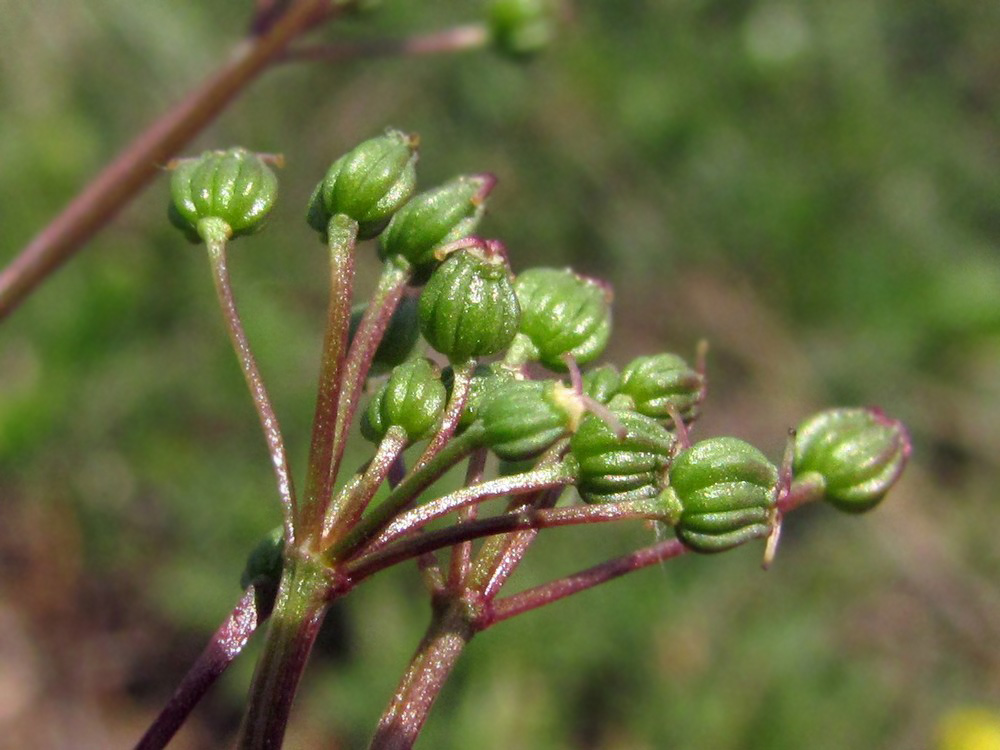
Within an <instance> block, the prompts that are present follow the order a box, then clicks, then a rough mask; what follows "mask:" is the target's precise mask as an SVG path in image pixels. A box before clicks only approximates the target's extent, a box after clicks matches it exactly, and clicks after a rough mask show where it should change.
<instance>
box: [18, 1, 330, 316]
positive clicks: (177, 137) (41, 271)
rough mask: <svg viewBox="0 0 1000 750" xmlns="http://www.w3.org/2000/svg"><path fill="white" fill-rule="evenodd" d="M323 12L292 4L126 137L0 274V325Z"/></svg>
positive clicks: (320, 7) (316, 6)
mask: <svg viewBox="0 0 1000 750" xmlns="http://www.w3.org/2000/svg"><path fill="white" fill-rule="evenodd" d="M336 12H341V10H340V9H337V11H336ZM331 15H333V12H332V11H331V8H330V7H329V0H298V1H297V2H295V3H293V4H292V5H291V6H290V7H289V8H288V9H287V10H286V11H285V12H284V13H283V14H282V15H281V17H280V18H278V19H277V21H275V22H274V23H273V24H272V25H271V26H269V27H268V29H267V31H266V32H265V33H263V34H261V35H260V36H257V37H255V38H253V39H250V40H247V41H245V42H243V43H242V44H241V45H239V46H238V47H237V48H236V50H235V54H231V55H229V56H227V59H228V62H226V63H225V64H224V65H223V66H222V67H221V68H220V69H219V70H218V71H216V72H215V73H213V74H212V75H211V76H210V77H209V78H208V79H207V80H206V81H205V82H204V83H203V84H202V85H201V86H200V87H199V88H197V89H195V90H194V91H193V92H191V94H189V95H188V96H187V97H186V98H185V99H183V100H182V101H181V102H179V103H178V104H177V105H175V106H174V107H173V108H171V109H170V110H169V111H168V112H166V113H165V114H164V115H163V116H161V117H160V118H159V119H157V120H156V121H155V122H153V124H152V125H151V126H150V127H149V128H148V129H147V130H146V131H144V132H143V133H142V134H141V135H139V136H138V137H137V138H136V139H135V140H133V141H132V143H130V144H129V145H128V146H127V147H126V148H125V149H124V150H123V151H122V152H120V153H119V154H118V156H117V157H115V160H114V161H112V162H111V163H110V164H109V165H108V166H107V167H105V168H104V169H103V170H102V171H101V173H100V174H98V175H97V176H96V177H95V178H94V179H93V180H91V181H90V182H89V183H88V184H87V186H86V187H85V188H84V189H83V191H82V192H80V193H79V194H78V195H77V196H76V197H75V198H74V199H73V200H72V201H71V202H70V204H69V205H68V206H66V208H64V209H63V210H62V212H61V213H60V214H59V215H58V216H56V217H55V218H54V219H53V220H52V221H51V222H49V224H48V225H47V226H46V227H45V228H44V229H43V230H42V231H41V232H40V233H39V234H37V235H36V236H35V237H34V238H33V239H32V240H31V242H29V243H28V245H27V246H26V247H25V248H24V249H23V250H22V251H21V253H20V255H18V256H17V257H16V258H14V260H13V261H11V263H10V265H9V266H7V268H5V269H4V270H3V271H2V272H0V320H2V319H3V318H4V317H6V316H7V315H8V314H9V313H10V312H12V311H13V310H14V309H15V308H16V307H17V306H18V305H19V304H20V303H21V302H23V301H24V299H25V298H26V297H27V296H28V295H29V294H30V293H31V292H32V291H33V290H34V289H35V288H36V287H37V286H38V285H39V284H40V283H41V282H42V281H43V280H45V278H46V277H47V276H49V275H50V274H51V273H52V272H53V271H55V270H56V269H58V268H59V267H60V266H61V265H62V264H63V263H65V262H66V261H67V260H69V258H70V257H72V255H73V254H74V253H75V252H76V251H77V250H78V249H80V247H81V246H83V244H84V243H85V242H87V240H89V239H90V238H91V237H93V236H94V234H96V233H97V232H98V231H99V230H100V229H101V228H102V227H104V225H105V224H107V223H108V222H109V221H111V220H112V219H114V218H115V216H116V215H117V214H118V212H119V211H121V210H122V209H123V208H124V207H125V206H126V205H128V204H129V203H130V202H131V201H132V200H133V199H134V198H135V197H136V196H137V195H139V193H140V192H141V191H142V189H143V188H144V187H145V186H146V185H147V184H148V183H149V182H150V181H151V180H152V179H153V178H154V177H156V176H157V175H158V174H160V170H161V167H162V166H163V165H164V164H166V163H167V161H169V160H170V158H171V157H173V156H175V155H176V154H177V152H178V151H180V150H181V149H182V148H184V146H185V145H187V143H188V142H189V141H191V139H193V138H194V137H195V136H196V135H197V134H198V133H200V132H201V131H202V130H203V129H204V128H205V127H206V126H207V125H208V124H209V123H210V122H212V120H214V119H215V118H216V117H217V116H218V115H219V114H220V113H221V112H222V111H223V110H224V109H225V108H226V107H227V106H228V105H229V103H230V102H231V101H232V100H233V99H235V98H236V96H237V94H239V93H240V92H241V91H242V90H243V89H244V88H246V87H247V86H248V85H249V84H250V83H251V82H252V81H253V80H254V79H256V78H257V76H258V75H260V73H262V72H263V71H264V70H266V69H267V67H268V66H269V65H270V64H271V63H273V62H274V61H275V60H276V59H277V58H278V57H280V56H281V55H282V54H283V53H284V51H285V49H286V48H287V46H288V44H289V43H290V42H291V41H292V40H293V39H294V38H295V37H296V36H298V35H299V34H301V33H303V32H304V31H306V30H308V29H309V28H311V27H312V26H313V25H314V24H315V23H316V22H317V19H320V18H322V19H323V20H326V18H328V17H330V16H331Z"/></svg>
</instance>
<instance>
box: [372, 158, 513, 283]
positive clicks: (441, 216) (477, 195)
mask: <svg viewBox="0 0 1000 750" xmlns="http://www.w3.org/2000/svg"><path fill="white" fill-rule="evenodd" d="M495 184H496V178H495V177H493V175H488V174H480V175H468V176H462V177H456V178H455V179H454V180H451V181H450V182H446V183H445V184H444V185H441V186H440V187H436V188H434V189H433V190H427V191H425V192H423V193H420V194H418V195H416V196H414V197H413V198H412V199H411V200H410V201H409V202H408V203H407V204H406V205H405V206H403V207H402V208H401V209H399V211H398V212H397V213H396V215H395V216H393V217H392V221H390V222H389V226H387V227H386V229H385V231H384V232H383V233H382V236H381V238H380V239H379V242H380V251H379V252H380V255H381V256H382V258H383V259H384V258H387V257H389V256H391V255H399V256H401V257H403V258H405V259H406V260H407V261H409V262H410V263H411V264H412V265H413V266H414V267H416V268H417V269H425V268H427V267H430V266H434V265H436V264H437V262H438V259H437V258H435V257H434V251H435V250H437V249H438V248H439V247H441V246H442V245H447V244H448V243H450V242H454V241H455V240H460V239H462V238H464V237H468V236H469V235H470V234H472V232H473V231H475V229H476V227H477V226H478V224H479V220H480V219H481V218H482V216H483V212H484V211H485V209H486V197H487V196H488V195H489V194H490V191H491V190H492V189H493V186H494V185H495Z"/></svg>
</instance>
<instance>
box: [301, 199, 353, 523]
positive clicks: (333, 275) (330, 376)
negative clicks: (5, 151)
mask: <svg viewBox="0 0 1000 750" xmlns="http://www.w3.org/2000/svg"><path fill="white" fill-rule="evenodd" d="M357 238H358V223H357V222H356V221H354V220H353V219H351V218H350V217H348V216H344V215H342V214H338V215H337V216H334V217H333V218H332V219H331V220H330V225H329V228H328V229H327V244H328V246H329V251H330V302H329V306H328V308H327V313H326V331H325V333H324V335H323V354H322V359H321V364H320V374H319V387H318V389H317V391H316V414H315V417H314V418H313V432H312V443H311V445H310V449H309V469H308V474H307V478H306V499H305V505H304V507H303V508H302V518H301V527H300V531H302V532H304V533H318V532H319V529H318V527H319V524H320V519H321V518H322V517H323V515H324V513H325V509H326V505H327V503H329V501H330V496H331V495H332V493H333V481H334V476H333V475H332V473H331V471H330V465H331V462H332V460H333V436H334V431H335V428H336V422H337V414H336V410H337V400H338V398H339V395H340V378H341V370H342V369H343V367H344V358H345V355H346V353H347V334H348V331H349V329H350V325H351V300H352V297H353V294H354V246H355V243H356V241H357Z"/></svg>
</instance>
